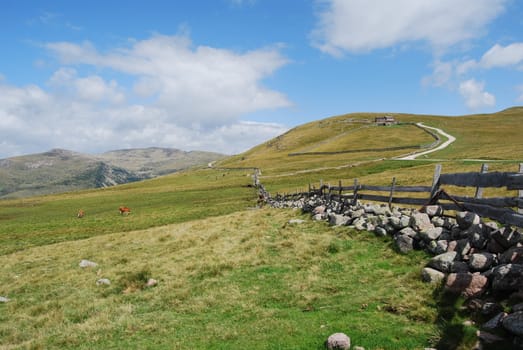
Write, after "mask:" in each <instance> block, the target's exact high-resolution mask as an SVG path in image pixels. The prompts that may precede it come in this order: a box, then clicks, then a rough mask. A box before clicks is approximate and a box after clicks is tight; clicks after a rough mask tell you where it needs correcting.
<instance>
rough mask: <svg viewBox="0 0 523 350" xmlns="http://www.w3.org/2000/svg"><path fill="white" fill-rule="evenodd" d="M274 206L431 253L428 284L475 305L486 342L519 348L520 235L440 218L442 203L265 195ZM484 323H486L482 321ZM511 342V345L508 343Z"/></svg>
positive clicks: (460, 216) (522, 310) (522, 298)
mask: <svg viewBox="0 0 523 350" xmlns="http://www.w3.org/2000/svg"><path fill="white" fill-rule="evenodd" d="M267 198H268V199H267V203H268V204H269V205H270V206H272V207H275V208H300V209H302V210H303V211H304V212H307V213H310V214H311V216H312V219H313V220H321V221H328V222H329V224H330V225H336V226H340V225H343V226H348V227H351V228H353V229H355V230H360V231H370V232H374V233H375V234H376V235H378V236H390V237H391V238H392V240H393V243H394V247H395V249H396V250H397V251H398V252H399V253H401V254H407V253H408V252H410V251H412V250H414V249H416V250H424V251H426V252H427V253H429V254H430V255H431V256H432V257H431V258H430V259H429V261H428V263H427V266H426V267H425V268H424V269H423V271H421V272H420V274H421V278H422V279H423V280H424V281H425V282H427V283H435V284H440V283H441V284H443V285H444V289H445V291H446V292H448V293H454V294H460V295H462V296H463V297H465V298H466V299H467V300H468V301H469V303H468V305H473V307H471V311H473V313H472V314H471V316H477V317H476V319H479V320H482V321H481V322H483V324H482V325H481V326H480V331H479V332H478V337H479V339H480V340H482V341H484V342H498V343H503V344H507V343H508V344H512V345H513V346H515V347H516V348H519V346H520V345H521V346H522V348H523V234H522V233H521V231H520V230H518V229H515V228H512V227H510V226H503V227H500V226H499V225H498V224H496V223H494V222H484V221H483V220H482V219H481V218H480V217H479V216H478V215H477V214H475V213H472V212H458V213H456V216H455V217H447V216H444V213H443V209H442V208H441V207H440V206H426V207H424V208H422V209H421V210H415V209H407V208H394V207H393V208H389V207H388V206H387V205H383V204H381V205H380V204H362V203H360V202H358V203H357V204H356V205H349V204H348V203H345V202H338V201H335V200H327V199H325V198H323V197H322V196H318V195H316V196H312V197H307V196H301V197H299V198H293V199H290V200H288V199H286V198H285V197H276V198H270V197H267ZM484 321H486V322H484ZM512 345H511V346H512Z"/></svg>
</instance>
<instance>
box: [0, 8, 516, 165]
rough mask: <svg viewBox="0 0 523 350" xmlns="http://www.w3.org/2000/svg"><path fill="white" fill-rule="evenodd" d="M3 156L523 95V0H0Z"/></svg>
mask: <svg viewBox="0 0 523 350" xmlns="http://www.w3.org/2000/svg"><path fill="white" fill-rule="evenodd" d="M0 47H1V49H0V53H1V54H0V158H6V157H11V156H16V155H22V154H30V153H39V152H44V151H47V150H50V149H52V148H64V149H69V150H73V151H77V152H83V153H91V154H96V153H102V152H104V151H109V150H115V149H124V148H142V147H172V148H178V149H182V150H185V151H190V150H206V151H215V152H222V153H226V154H236V153H240V152H243V151H245V150H247V149H249V148H250V147H252V146H255V145H257V144H259V143H261V142H263V141H266V140H268V139H270V138H272V137H275V136H277V135H279V134H282V133H284V132H285V131H287V130H288V129H290V128H292V127H294V126H296V125H300V124H304V123H306V122H309V121H313V120H318V119H323V118H327V117H330V116H334V115H340V114H345V113H355V112H378V113H401V112H404V113H417V114H433V115H446V116H458V115H467V114H476V113H491V112H496V111H499V110H502V109H505V108H509V107H512V106H516V105H523V1H520V0H437V1H435V0H172V1H170V0H147V1H145V0H144V1H137V0H104V1H101V0H90V1H70V0H52V1H51V0H48V1H43V0H32V1H31V0H0Z"/></svg>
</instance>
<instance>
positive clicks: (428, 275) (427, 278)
mask: <svg viewBox="0 0 523 350" xmlns="http://www.w3.org/2000/svg"><path fill="white" fill-rule="evenodd" d="M421 279H422V280H423V282H427V283H440V282H441V281H443V280H444V279H445V274H444V273H443V272H441V271H438V270H435V269H432V268H430V267H425V268H424V269H423V270H422V271H421Z"/></svg>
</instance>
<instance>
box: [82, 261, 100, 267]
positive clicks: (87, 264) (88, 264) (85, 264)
mask: <svg viewBox="0 0 523 350" xmlns="http://www.w3.org/2000/svg"><path fill="white" fill-rule="evenodd" d="M79 265H80V267H82V268H85V267H96V266H98V264H97V263H95V262H93V261H89V260H85V259H84V260H82V261H80V264H79Z"/></svg>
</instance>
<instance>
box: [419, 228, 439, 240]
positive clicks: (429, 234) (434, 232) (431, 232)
mask: <svg viewBox="0 0 523 350" xmlns="http://www.w3.org/2000/svg"><path fill="white" fill-rule="evenodd" d="M442 232H443V228H442V227H430V228H428V229H427V230H426V231H421V232H420V233H419V236H420V238H421V239H423V240H424V241H434V240H437V239H438V238H439V236H441V233H442Z"/></svg>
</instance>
